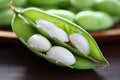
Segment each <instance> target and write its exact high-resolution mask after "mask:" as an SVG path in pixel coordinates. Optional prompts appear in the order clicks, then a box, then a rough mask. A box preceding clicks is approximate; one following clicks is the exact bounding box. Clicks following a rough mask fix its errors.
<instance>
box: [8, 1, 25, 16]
mask: <svg viewBox="0 0 120 80" xmlns="http://www.w3.org/2000/svg"><path fill="white" fill-rule="evenodd" d="M8 7H9V8H10V9H11V10H12V11H13V12H14V13H15V14H23V12H22V11H18V10H17V9H16V7H15V6H14V5H13V0H11V1H10V3H9V4H8Z"/></svg>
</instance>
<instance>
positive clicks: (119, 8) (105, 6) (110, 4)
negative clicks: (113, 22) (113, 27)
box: [95, 0, 120, 16]
mask: <svg viewBox="0 0 120 80" xmlns="http://www.w3.org/2000/svg"><path fill="white" fill-rule="evenodd" d="M95 8H96V9H97V10H99V11H104V12H107V13H109V14H111V15H113V16H120V1H119V0H98V1H97V0H96V5H95Z"/></svg>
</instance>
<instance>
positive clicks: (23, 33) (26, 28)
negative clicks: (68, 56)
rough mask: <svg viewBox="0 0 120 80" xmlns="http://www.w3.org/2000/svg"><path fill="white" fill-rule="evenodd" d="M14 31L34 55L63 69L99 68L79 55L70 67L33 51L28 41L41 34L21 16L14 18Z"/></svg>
mask: <svg viewBox="0 0 120 80" xmlns="http://www.w3.org/2000/svg"><path fill="white" fill-rule="evenodd" d="M12 29H13V31H14V32H15V34H16V35H17V37H18V38H19V39H20V41H21V42H22V43H23V44H24V45H25V46H26V47H28V48H29V49H30V50H31V51H32V52H33V53H34V54H36V55H37V56H40V57H42V58H44V59H46V60H47V61H49V62H51V63H53V64H56V65H58V66H62V67H70V68H75V69H94V68H97V66H96V65H95V64H93V63H91V62H90V61H89V60H86V59H85V58H83V57H78V56H77V55H74V57H75V59H76V62H75V63H74V64H73V65H71V66H68V65H65V64H62V63H60V62H56V61H54V60H52V59H51V58H49V57H48V56H47V55H45V54H43V53H41V52H39V51H38V50H35V49H33V48H32V47H31V46H30V45H29V44H28V43H27V41H28V39H29V38H30V37H31V36H32V35H33V34H39V32H38V31H37V30H36V29H35V28H34V26H31V25H30V24H29V23H28V22H26V20H25V19H23V17H21V16H20V15H15V16H14V18H13V21H12Z"/></svg>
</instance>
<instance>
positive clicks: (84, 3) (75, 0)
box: [70, 0, 95, 10]
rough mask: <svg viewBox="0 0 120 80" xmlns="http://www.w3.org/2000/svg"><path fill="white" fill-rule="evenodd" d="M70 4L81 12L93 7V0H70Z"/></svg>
mask: <svg viewBox="0 0 120 80" xmlns="http://www.w3.org/2000/svg"><path fill="white" fill-rule="evenodd" d="M70 3H71V4H72V5H73V6H75V7H76V8H78V9H80V10H83V9H89V8H91V7H93V6H94V4H95V0H70Z"/></svg>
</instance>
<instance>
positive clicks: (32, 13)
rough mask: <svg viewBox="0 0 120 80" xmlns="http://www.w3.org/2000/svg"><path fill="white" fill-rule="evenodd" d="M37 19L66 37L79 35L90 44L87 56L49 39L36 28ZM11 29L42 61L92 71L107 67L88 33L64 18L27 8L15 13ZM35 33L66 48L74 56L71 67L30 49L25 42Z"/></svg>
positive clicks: (49, 37)
mask: <svg viewBox="0 0 120 80" xmlns="http://www.w3.org/2000/svg"><path fill="white" fill-rule="evenodd" d="M39 19H40V20H47V21H50V22H52V23H53V24H55V25H56V26H57V27H59V28H60V29H62V30H64V31H65V32H66V33H67V34H68V35H70V34H72V33H81V34H82V35H83V36H84V37H85V38H86V39H87V41H88V43H89V44H90V53H89V55H86V54H83V53H82V52H79V51H78V50H77V49H76V48H74V47H73V46H71V45H70V44H69V43H65V42H61V41H60V40H58V39H56V38H54V37H51V36H50V35H49V34H48V33H46V32H45V31H43V30H42V29H40V28H38V27H37V25H36V23H35V22H36V21H37V20H39ZM12 28H13V31H14V32H15V33H16V35H17V36H18V38H19V39H20V40H21V41H22V43H23V44H25V46H27V47H28V48H29V49H30V50H31V51H32V52H33V53H35V54H37V55H38V56H41V57H43V58H44V59H46V60H48V61H49V62H51V63H54V64H56V65H60V66H64V67H71V68H75V69H93V68H97V67H104V66H108V65H109V63H108V62H107V60H106V59H105V58H104V56H103V55H102V53H101V51H100V49H99V47H98V45H97V43H96V42H95V40H94V39H93V38H92V37H91V36H90V35H89V33H87V32H86V31H85V30H84V29H82V28H81V27H80V26H78V25H76V24H74V23H72V22H70V21H68V20H66V19H64V18H61V17H58V16H55V15H52V14H48V13H46V12H44V11H42V10H39V9H37V8H27V9H25V10H23V11H22V13H17V12H16V15H15V16H14V18H13V21H12ZM36 33H37V34H42V35H43V36H45V37H46V38H47V39H48V40H49V41H50V42H51V43H52V45H55V46H62V47H65V48H67V49H68V50H69V51H71V52H72V53H73V54H74V56H75V59H76V62H75V63H74V64H73V65H71V66H67V65H65V64H62V63H56V61H54V60H51V59H49V58H48V57H47V56H46V55H45V54H42V53H41V52H39V51H37V50H35V49H33V48H31V47H30V46H29V45H28V43H27V40H28V39H29V37H30V36H32V35H33V34H36ZM95 62H99V63H100V65H98V63H97V64H96V63H95ZM101 63H104V64H101Z"/></svg>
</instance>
